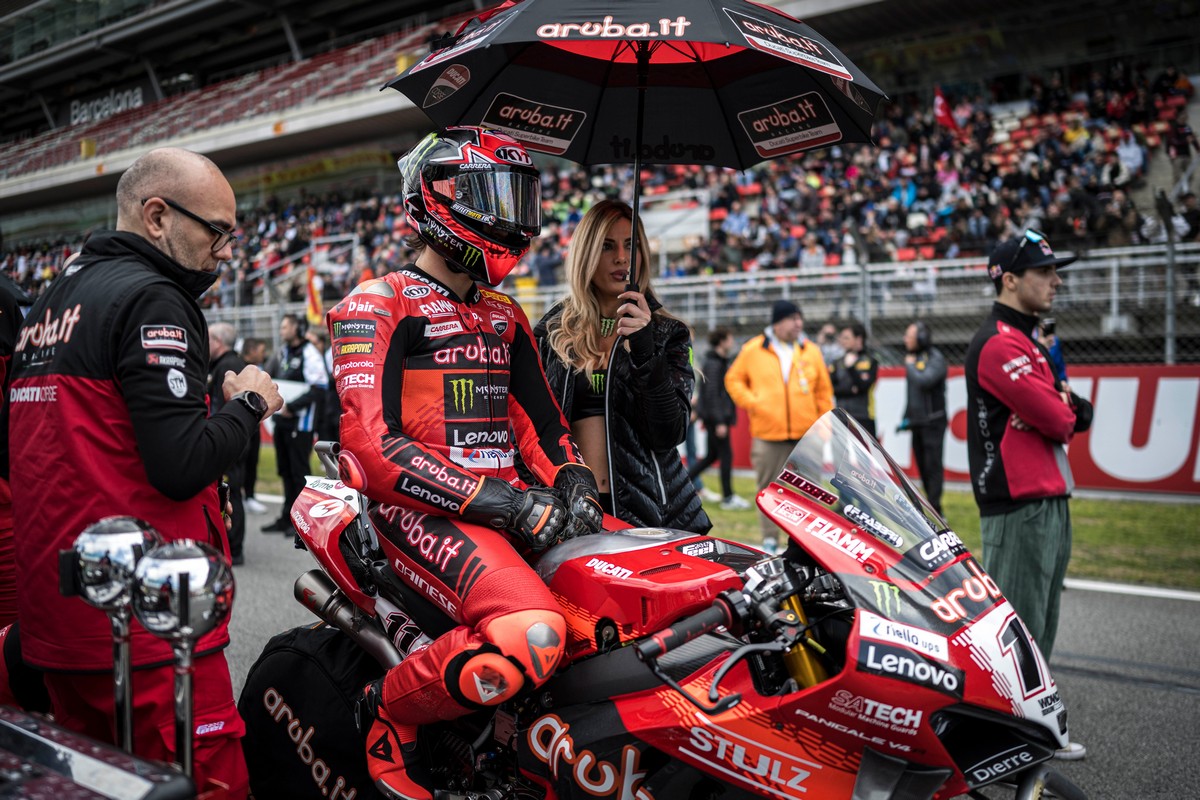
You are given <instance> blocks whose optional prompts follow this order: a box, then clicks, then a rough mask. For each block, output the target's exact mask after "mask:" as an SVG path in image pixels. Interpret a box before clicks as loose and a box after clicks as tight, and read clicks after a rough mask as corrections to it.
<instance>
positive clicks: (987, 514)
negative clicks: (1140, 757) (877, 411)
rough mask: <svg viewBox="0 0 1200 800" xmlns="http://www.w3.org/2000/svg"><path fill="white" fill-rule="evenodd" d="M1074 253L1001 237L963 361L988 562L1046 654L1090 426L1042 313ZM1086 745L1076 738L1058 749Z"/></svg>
mask: <svg viewBox="0 0 1200 800" xmlns="http://www.w3.org/2000/svg"><path fill="white" fill-rule="evenodd" d="M1074 260H1075V257H1074V256H1056V255H1055V254H1054V251H1053V250H1052V249H1051V248H1050V243H1049V242H1048V241H1046V237H1045V236H1043V235H1042V234H1040V233H1038V232H1037V231H1032V230H1027V231H1025V232H1024V233H1023V234H1022V235H1021V236H1020V237H1017V238H1014V239H1009V240H1007V241H1004V242H1001V243H1000V244H999V245H997V246H996V248H995V250H994V251H993V252H992V255H991V258H990V259H989V261H988V277H989V278H991V280H992V284H993V285H994V286H995V289H996V302H995V303H994V304H993V306H992V311H991V314H989V315H988V317H987V319H985V320H984V322H983V325H981V326H980V328H979V330H978V331H977V332H976V333H975V338H974V339H973V340H972V341H971V347H970V349H969V350H968V351H967V362H966V379H967V419H968V425H967V457H968V461H969V463H970V470H971V487H972V489H973V490H974V492H975V502H976V504H977V505H978V506H979V515H980V523H981V524H980V527H981V528H982V533H983V559H982V560H983V566H984V569H986V570H987V571H988V573H990V574H991V576H992V577H993V578H995V580H996V583H998V584H999V585H1000V589H1001V590H1002V591H1003V592H1004V594H1005V597H1007V598H1008V600H1009V602H1011V603H1012V605H1013V607H1014V608H1015V609H1016V610H1017V613H1018V614H1019V615H1020V616H1021V619H1022V620H1023V621H1024V622H1025V626H1026V627H1027V628H1028V629H1029V633H1030V634H1032V635H1033V638H1034V640H1035V641H1036V642H1037V644H1038V647H1039V648H1041V651H1042V653H1043V654H1044V655H1045V657H1046V659H1047V660H1049V658H1050V651H1051V649H1052V648H1053V647H1054V636H1055V633H1056V631H1057V629H1058V613H1059V596H1060V594H1061V592H1062V583H1063V578H1064V576H1065V575H1066V572H1067V562H1068V561H1069V560H1070V557H1071V514H1070V509H1069V507H1068V498H1069V497H1070V496H1071V490H1072V488H1073V487H1074V481H1073V480H1072V478H1071V468H1070V465H1069V464H1068V463H1067V453H1066V447H1065V446H1066V444H1067V443H1068V442H1069V441H1071V437H1073V436H1074V435H1075V434H1076V433H1079V432H1081V431H1085V430H1087V429H1088V428H1089V427H1090V426H1091V424H1092V405H1091V403H1089V402H1088V401H1087V400H1085V399H1083V398H1082V397H1079V396H1078V395H1076V394H1074V393H1073V392H1071V391H1070V390H1069V388H1068V387H1067V386H1066V384H1065V383H1062V382H1060V381H1059V380H1058V378H1056V377H1055V374H1054V371H1053V368H1052V366H1051V361H1050V355H1049V353H1047V352H1046V348H1045V347H1043V346H1042V345H1041V344H1040V343H1039V342H1038V321H1039V318H1040V317H1041V316H1042V315H1043V314H1045V313H1047V312H1048V311H1049V310H1050V307H1051V305H1052V303H1053V302H1054V296H1055V294H1056V292H1057V291H1058V288H1059V287H1060V286H1062V283H1063V281H1062V278H1060V277H1059V275H1058V270H1059V269H1061V268H1063V267H1066V266H1067V265H1068V264H1070V263H1071V262H1073V261H1074ZM1085 753H1086V750H1085V749H1084V747H1083V746H1082V745H1080V744H1078V743H1074V742H1072V743H1071V744H1070V745H1068V746H1067V747H1066V748H1063V750H1061V751H1059V754H1058V756H1059V757H1060V758H1066V759H1077V758H1083V756H1084V754H1085Z"/></svg>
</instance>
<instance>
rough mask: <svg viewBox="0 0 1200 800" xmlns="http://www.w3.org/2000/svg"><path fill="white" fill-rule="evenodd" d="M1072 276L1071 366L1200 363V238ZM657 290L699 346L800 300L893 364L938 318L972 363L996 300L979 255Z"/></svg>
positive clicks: (664, 285) (1061, 317) (941, 330)
mask: <svg viewBox="0 0 1200 800" xmlns="http://www.w3.org/2000/svg"><path fill="white" fill-rule="evenodd" d="M1169 275H1171V276H1172V278H1171V279H1170V280H1169V279H1168V276H1169ZM1062 277H1063V280H1064V284H1063V286H1062V287H1061V288H1060V289H1059V292H1058V296H1057V298H1056V299H1055V302H1054V310H1053V312H1052V313H1053V315H1054V317H1055V319H1056V320H1057V323H1058V334H1059V336H1060V337H1061V339H1062V341H1063V346H1064V348H1065V350H1066V352H1067V357H1068V360H1069V361H1071V362H1073V363H1139V362H1141V363H1164V362H1166V363H1174V362H1180V363H1182V362H1196V361H1200V244H1186V245H1168V244H1161V245H1146V246H1139V247H1129V248H1117V249H1103V250H1092V251H1091V252H1089V253H1086V254H1081V255H1080V259H1079V261H1077V262H1076V263H1075V264H1072V265H1071V266H1070V267H1068V268H1067V269H1065V270H1064V271H1063V273H1062ZM503 288H504V289H505V290H506V291H508V292H510V293H511V294H513V295H514V297H516V299H517V300H518V302H520V304H521V306H522V307H523V308H524V309H525V312H526V314H527V315H528V316H529V318H530V320H531V321H534V322H536V321H537V320H538V319H539V318H540V317H541V315H542V314H544V313H545V312H546V311H547V310H548V309H549V308H550V306H551V305H553V303H554V302H556V301H557V300H559V299H560V298H561V297H562V296H563V294H564V293H565V291H566V289H565V287H563V286H551V287H541V286H537V285H536V283H534V282H532V281H531V280H528V279H523V280H517V281H513V282H511V285H507V286H505V287H503ZM654 289H655V292H656V294H657V295H658V297H659V299H660V300H661V301H662V302H663V305H664V306H665V307H666V309H667V310H668V311H670V312H671V313H672V314H674V315H675V316H677V317H680V318H681V319H683V320H684V321H685V322H687V323H688V324H690V325H691V326H692V328H693V330H694V332H695V339H696V341H697V342H698V343H700V342H702V341H703V340H704V337H705V336H706V335H707V333H708V332H709V331H710V330H712V329H713V328H716V327H726V328H729V329H731V330H733V331H734V333H735V336H737V337H738V339H739V341H740V340H743V339H745V338H748V337H750V336H753V335H755V334H757V333H758V332H759V331H761V330H762V328H763V327H764V326H765V325H766V324H767V322H768V320H769V318H770V313H771V305H772V303H773V302H774V301H775V300H777V299H780V298H788V299H791V300H792V301H793V302H795V303H796V304H797V305H799V306H800V307H801V308H802V309H803V311H804V318H805V323H806V328H807V329H808V331H809V333H810V335H811V334H814V333H815V332H816V330H817V329H818V328H819V327H820V326H821V325H822V324H823V323H824V322H826V321H834V322H843V321H846V320H849V319H852V318H853V319H857V320H861V321H862V322H863V323H864V324H865V325H866V326H867V327H868V330H869V331H870V332H871V333H870V341H869V346H870V347H871V349H872V350H873V351H875V352H876V353H877V355H878V356H879V357H880V360H881V361H882V363H884V364H889V363H892V364H894V363H899V362H900V360H901V359H902V356H903V350H902V347H901V340H902V337H903V333H904V329H905V328H906V327H907V326H908V325H909V323H911V322H912V321H913V320H914V319H917V318H921V319H924V320H926V321H927V322H928V323H929V325H930V327H931V329H932V330H933V333H934V341H935V342H936V344H937V345H938V346H939V347H940V348H941V349H942V350H943V351H944V352H945V353H946V355H947V358H949V360H950V361H951V363H962V360H963V356H964V355H965V353H966V348H967V345H968V344H969V343H970V340H971V337H972V335H973V334H974V332H975V330H976V329H977V328H978V327H979V323H980V321H981V320H982V319H983V317H984V315H985V314H986V313H987V311H988V309H989V308H990V307H991V304H992V302H993V300H994V299H995V291H994V290H993V288H992V283H991V281H989V280H988V278H987V273H986V265H985V263H984V262H983V261H982V260H981V259H978V258H974V259H958V260H944V261H912V262H902V263H894V264H870V265H867V267H866V269H865V270H864V269H861V268H859V267H844V268H829V269H827V270H825V271H823V272H821V273H820V274H811V273H806V272H803V271H799V270H772V271H766V272H744V273H736V274H728V275H720V276H707V277H698V278H667V279H658V280H656V281H655V283H654ZM286 312H292V313H301V314H302V313H304V306H303V304H302V303H291V304H276V305H266V306H251V307H243V308H226V309H216V310H212V311H210V312H209V313H208V316H209V319H210V321H216V320H225V321H229V322H233V323H235V324H236V325H237V326H238V328H239V330H240V332H241V333H242V335H245V336H259V337H263V338H266V339H267V340H268V341H274V340H275V337H276V335H277V331H278V329H279V320H280V318H281V317H282V315H283V314H284V313H286ZM698 349H700V350H703V349H704V348H703V346H702V345H699V344H698Z"/></svg>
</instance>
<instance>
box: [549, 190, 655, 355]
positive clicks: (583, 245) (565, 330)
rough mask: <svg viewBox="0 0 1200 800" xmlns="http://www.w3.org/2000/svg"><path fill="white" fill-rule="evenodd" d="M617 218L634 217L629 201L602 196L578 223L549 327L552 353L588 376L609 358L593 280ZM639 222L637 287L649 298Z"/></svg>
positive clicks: (647, 258)
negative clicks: (562, 295)
mask: <svg viewBox="0 0 1200 800" xmlns="http://www.w3.org/2000/svg"><path fill="white" fill-rule="evenodd" d="M620 219H627V220H630V221H632V220H633V209H632V208H630V207H629V204H628V203H625V202H622V201H620V200H601V201H600V202H599V203H597V204H596V205H594V206H592V207H591V208H589V209H588V210H587V213H586V214H584V215H583V219H581V220H580V221H579V225H578V226H576V228H575V233H574V234H573V235H572V236H571V249H570V250H569V251H568V252H567V258H566V263H565V266H564V272H565V274H566V276H567V286H568V287H569V289H570V294H568V295H567V297H566V299H565V300H563V303H562V306H563V309H562V313H561V314H560V315H559V317H558V319H557V320H556V321H555V322H554V323H552V325H551V326H550V347H551V349H552V350H554V353H555V354H556V355H557V356H558V357H559V358H561V359H562V360H563V362H564V363H566V364H569V365H570V366H572V367H574V368H575V369H578V370H582V371H584V372H586V373H587V374H588V376H589V377H590V376H591V374H592V372H594V371H595V370H597V369H599V368H600V367H601V366H603V365H604V360H605V359H606V358H607V357H608V348H607V347H605V346H604V345H603V344H602V343H601V341H600V339H601V337H600V317H601V314H600V300H599V299H598V298H597V297H596V288H595V287H594V286H593V285H592V278H593V277H594V276H595V274H596V269H597V268H598V267H599V266H600V258H601V255H602V253H603V252H604V237H605V236H608V234H609V231H611V230H612V227H613V225H615V224H616V222H617V220H620ZM637 225H638V232H637V235H638V254H639V255H638V274H637V278H638V285H639V287H640V288H641V290H642V293H643V294H645V295H646V297H647V298H649V297H651V296H652V294H651V291H650V272H651V270H650V243H649V241H647V239H646V229H645V228H643V227H642V220H641V219H640V218H639V219H638V222H637Z"/></svg>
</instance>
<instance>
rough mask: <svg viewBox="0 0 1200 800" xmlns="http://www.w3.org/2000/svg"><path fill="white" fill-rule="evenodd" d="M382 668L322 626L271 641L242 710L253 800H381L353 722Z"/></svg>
mask: <svg viewBox="0 0 1200 800" xmlns="http://www.w3.org/2000/svg"><path fill="white" fill-rule="evenodd" d="M383 673H384V669H383V667H381V666H380V665H379V664H378V662H376V661H375V660H374V659H373V658H371V656H369V655H367V653H365V652H364V651H363V650H362V648H360V647H359V646H358V645H356V644H355V643H354V642H353V641H351V640H350V638H349V637H347V636H346V635H345V634H343V633H342V632H341V631H339V630H338V629H337V628H334V627H332V626H330V625H326V624H324V623H321V624H319V625H316V626H312V627H300V628H293V629H292V630H290V631H284V632H283V633H280V634H278V635H276V636H275V637H273V638H272V639H271V640H270V641H269V642H267V645H266V647H264V648H263V651H262V654H261V655H260V656H259V657H258V660H257V661H255V662H254V665H253V666H252V667H250V672H249V673H248V674H247V676H246V684H245V686H244V687H242V695H241V698H240V699H239V700H238V711H239V712H240V713H241V715H242V719H243V720H245V723H246V736H245V738H244V739H242V749H243V750H244V751H245V753H246V766H247V767H248V768H249V770H250V789H251V791H252V792H253V794H254V797H255V800H271V799H272V798H281V799H282V798H288V799H289V800H300V799H301V798H314V800H350V799H351V798H353V800H364V798H379V797H382V795H381V794H379V792H378V791H377V790H376V789H375V785H374V783H372V781H371V779H370V776H368V774H367V759H366V740H365V738H364V737H363V736H362V735H360V734H359V732H358V727H357V725H356V724H355V720H354V705H355V703H356V701H357V700H358V697H359V695H361V694H362V690H363V687H364V686H366V685H367V684H368V683H370V682H371V681H373V680H375V679H376V678H379V677H381V676H382V675H383Z"/></svg>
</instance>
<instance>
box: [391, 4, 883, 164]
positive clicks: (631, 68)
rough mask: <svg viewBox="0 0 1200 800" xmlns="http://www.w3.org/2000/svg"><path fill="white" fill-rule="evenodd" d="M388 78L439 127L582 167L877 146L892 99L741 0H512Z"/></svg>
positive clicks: (813, 40)
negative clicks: (881, 115) (473, 129)
mask: <svg viewBox="0 0 1200 800" xmlns="http://www.w3.org/2000/svg"><path fill="white" fill-rule="evenodd" d="M387 85H388V86H390V87H392V88H394V89H397V90H399V91H400V92H402V93H403V94H404V95H406V96H407V97H408V98H409V99H410V100H412V101H413V103H414V104H416V105H417V106H418V107H419V108H421V109H422V111H424V112H425V114H426V115H427V116H428V117H429V118H430V119H431V120H432V121H433V122H434V124H435V125H437V126H439V127H445V126H449V125H454V124H472V125H486V126H489V127H493V128H496V129H498V130H501V131H505V132H507V133H508V134H509V135H511V136H513V137H514V138H516V139H518V140H520V141H521V142H523V143H524V144H525V146H526V147H527V148H529V149H531V150H536V151H539V152H543V153H549V154H552V155H556V156H561V157H563V158H566V159H568V160H571V161H575V162H577V163H580V164H611V163H635V164H638V163H654V164H710V165H714V166H724V167H734V168H737V169H745V168H747V167H750V166H752V165H754V164H757V163H759V162H761V161H764V160H767V159H770V158H776V157H779V156H783V155H787V154H791V153H798V152H802V151H804V150H811V149H814V148H820V147H827V146H829V145H832V144H836V143H849V142H870V141H871V123H872V120H873V118H874V112H875V108H876V106H877V105H878V103H879V101H880V100H881V99H883V97H884V95H883V93H882V92H881V91H880V90H879V88H878V87H877V86H875V84H874V83H873V82H872V81H871V80H870V79H869V78H868V77H867V76H866V75H864V74H863V72H862V71H861V70H860V69H859V68H858V67H856V66H855V65H854V64H852V63H851V62H850V60H849V59H847V58H846V57H845V56H844V55H843V54H842V53H841V52H840V51H839V50H838V49H837V48H836V47H835V46H834V45H833V44H832V43H830V42H829V41H828V40H826V39H825V38H823V37H822V36H821V35H820V34H818V33H817V32H816V31H814V30H813V29H812V28H811V27H809V26H808V25H806V24H804V23H803V22H800V21H799V20H797V19H794V18H792V17H790V16H787V15H786V14H783V13H781V12H779V11H777V10H775V9H773V8H770V7H769V6H764V5H760V4H758V3H753V2H746V1H745V0H700V1H699V2H698V1H697V0H600V1H598V0H524V1H523V2H517V3H505V4H504V5H501V6H499V7H497V8H496V9H493V10H491V11H489V12H485V13H484V14H481V15H480V16H479V17H476V18H475V19H472V20H471V21H469V22H468V23H466V24H465V25H464V26H463V28H462V29H461V30H460V31H459V33H458V34H457V36H455V37H454V38H452V39H450V40H449V41H448V42H447V43H446V44H445V46H443V47H442V48H441V49H438V50H436V51H434V52H432V53H430V54H429V55H428V56H427V57H425V58H424V59H423V60H421V61H420V62H418V63H417V64H414V65H413V66H412V67H411V68H409V69H408V70H407V71H405V72H404V73H403V74H401V75H400V76H398V77H397V78H395V79H393V80H392V81H390V82H389V83H388V84H387Z"/></svg>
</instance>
